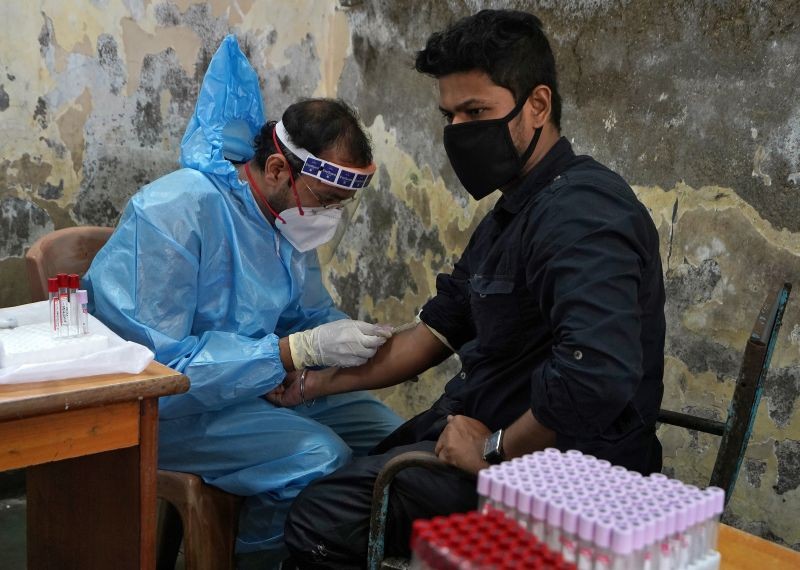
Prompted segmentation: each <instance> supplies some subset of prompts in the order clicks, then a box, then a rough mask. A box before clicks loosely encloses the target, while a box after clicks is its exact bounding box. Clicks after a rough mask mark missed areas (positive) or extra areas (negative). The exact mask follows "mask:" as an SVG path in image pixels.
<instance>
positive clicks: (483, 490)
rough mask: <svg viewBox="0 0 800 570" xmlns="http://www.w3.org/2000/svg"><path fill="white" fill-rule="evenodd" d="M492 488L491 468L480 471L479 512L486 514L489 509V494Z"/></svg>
mask: <svg viewBox="0 0 800 570" xmlns="http://www.w3.org/2000/svg"><path fill="white" fill-rule="evenodd" d="M491 487H492V471H491V467H490V468H487V469H481V470H480V471H478V512H479V513H485V512H486V511H487V510H488V509H487V506H488V501H489V493H490V490H491Z"/></svg>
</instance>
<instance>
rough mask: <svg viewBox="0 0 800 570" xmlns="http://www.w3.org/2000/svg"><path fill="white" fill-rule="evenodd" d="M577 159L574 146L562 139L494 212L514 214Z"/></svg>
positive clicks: (505, 196)
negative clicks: (501, 211)
mask: <svg viewBox="0 0 800 570" xmlns="http://www.w3.org/2000/svg"><path fill="white" fill-rule="evenodd" d="M574 158H575V153H574V152H573V150H572V145H571V144H569V141H568V140H567V139H566V137H561V138H560V139H558V141H556V144H554V145H553V147H552V148H551V149H550V150H549V151H548V152H547V154H546V155H544V157H542V159H541V160H540V161H539V162H538V163H537V164H536V166H534V167H533V168H532V169H531V171H530V172H529V173H528V174H527V175H526V176H525V178H524V180H523V181H522V182H521V183H520V185H519V186H517V187H516V188H514V189H513V190H510V191H509V192H505V193H504V194H503V195H502V196H501V197H500V199H499V200H498V201H497V204H495V207H494V211H495V212H497V211H499V210H501V209H502V210H505V211H507V212H510V213H512V214H516V213H517V212H519V211H520V210H521V209H522V207H523V206H524V205H525V204H526V203H527V202H528V200H530V199H531V198H532V197H533V196H535V195H536V194H537V193H538V191H539V190H541V189H542V188H544V187H545V186H547V185H548V184H550V182H552V181H553V180H554V179H555V178H556V177H557V176H558V175H559V174H561V173H562V172H564V171H565V170H566V169H567V167H568V166H569V164H570V162H572V160H573V159H574Z"/></svg>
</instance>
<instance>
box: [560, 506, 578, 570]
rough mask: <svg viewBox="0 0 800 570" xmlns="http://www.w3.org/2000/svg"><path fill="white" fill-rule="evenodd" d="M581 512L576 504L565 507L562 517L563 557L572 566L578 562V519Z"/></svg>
mask: <svg viewBox="0 0 800 570" xmlns="http://www.w3.org/2000/svg"><path fill="white" fill-rule="evenodd" d="M580 513H581V510H580V507H578V505H577V504H575V503H570V504H568V505H567V506H566V507H564V512H563V514H562V516H561V555H562V556H563V557H564V561H565V562H568V563H570V564H577V562H578V518H579V516H580Z"/></svg>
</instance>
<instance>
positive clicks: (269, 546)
mask: <svg viewBox="0 0 800 570" xmlns="http://www.w3.org/2000/svg"><path fill="white" fill-rule="evenodd" d="M253 140H255V143H254V144H253ZM181 166H182V167H183V168H182V169H180V170H177V171H175V172H172V173H170V174H168V175H166V176H164V177H162V178H160V179H158V180H156V181H155V182H153V183H151V184H148V185H147V186H145V187H144V188H143V189H142V190H141V191H140V192H138V193H137V194H136V195H135V196H133V198H132V199H131V200H130V202H129V204H128V206H127V208H126V209H125V212H124V214H123V216H122V219H121V220H120V222H119V225H118V227H117V229H116V231H115V232H114V234H113V235H112V237H111V239H110V240H109V241H108V243H107V244H106V246H105V247H104V248H103V249H101V250H100V252H98V254H97V256H96V257H95V259H94V262H93V263H92V266H91V268H90V270H89V272H88V274H87V277H86V279H85V285H86V288H87V289H88V290H89V291H90V295H91V298H92V302H91V303H90V310H91V311H92V312H93V314H94V315H96V316H97V317H99V318H100V319H101V320H102V321H103V322H104V323H106V324H107V325H108V326H109V327H110V328H112V329H113V330H114V331H115V332H116V333H117V334H119V335H120V336H122V337H123V338H125V339H128V340H132V341H135V342H138V343H141V344H143V345H145V346H148V347H150V348H151V349H152V350H153V351H154V352H155V355H156V359H157V360H158V361H159V362H162V363H164V364H166V365H167V366H170V367H172V368H174V369H176V370H178V371H180V372H183V373H184V374H186V375H187V376H188V377H189V379H190V381H191V387H190V389H189V391H188V392H187V393H185V394H179V395H175V396H170V397H167V398H163V399H162V400H161V402H160V428H159V467H160V468H163V469H169V470H175V471H184V472H190V473H196V474H198V475H200V476H202V477H203V479H204V480H205V481H206V482H207V483H209V484H211V485H214V486H216V487H219V488H221V489H223V490H225V491H227V492H229V493H234V494H236V495H242V496H244V497H246V500H245V502H244V506H243V508H242V511H241V515H240V523H239V535H238V538H237V544H236V550H237V554H238V559H239V565H240V567H250V566H254V565H255V564H254V562H257V563H258V567H261V568H265V567H270V565H276V564H277V563H278V562H279V561H280V559H282V558H283V556H284V554H285V550H284V547H283V524H284V518H285V516H286V513H287V511H288V508H289V506H290V503H291V501H292V499H293V498H294V497H295V496H296V495H297V494H298V493H299V492H300V490H301V489H303V487H305V486H306V485H307V484H308V483H310V482H311V481H312V480H314V479H316V478H318V477H320V476H323V475H326V474H328V473H330V472H332V471H334V470H335V469H336V468H338V467H340V466H342V465H343V464H344V463H346V462H347V461H348V460H349V459H350V457H351V455H352V454H355V455H363V454H365V453H366V452H367V451H368V450H369V449H371V448H372V447H373V446H374V445H375V444H376V443H377V442H378V441H380V440H381V439H382V438H384V437H385V436H386V435H388V434H389V433H391V432H392V431H393V430H394V429H395V428H396V427H397V426H398V425H399V424H400V423H401V419H400V418H399V417H398V416H397V415H395V414H394V413H393V412H392V411H391V410H389V409H388V408H387V407H386V406H384V405H383V404H382V403H380V402H379V401H378V400H377V399H375V398H374V397H372V396H371V395H369V394H367V393H364V392H359V393H353V394H344V395H338V396H333V397H329V398H318V399H317V400H316V401H311V400H308V401H305V402H303V403H301V404H300V405H299V406H296V407H295V408H293V409H287V408H280V407H275V406H274V405H273V404H271V403H269V402H268V401H267V400H266V399H264V398H263V397H262V396H264V394H266V393H267V392H269V391H270V390H272V389H273V388H275V387H276V386H278V385H279V384H280V383H281V381H283V379H284V378H285V377H286V376H287V374H292V375H295V376H296V377H297V378H298V381H299V382H302V381H303V379H304V368H305V367H307V366H315V367H320V366H340V367H341V366H344V367H346V366H354V365H358V364H363V363H364V362H366V360H367V359H368V358H370V357H371V356H372V355H373V354H374V353H375V351H376V349H377V348H378V347H379V346H380V345H381V344H383V343H384V342H385V340H386V338H387V337H388V336H390V335H391V333H390V332H389V330H387V329H386V328H385V327H380V326H378V325H373V324H369V323H365V322H360V321H353V320H350V319H348V317H347V316H346V315H345V314H343V313H342V312H340V311H338V310H337V309H336V308H335V307H334V305H333V302H332V300H331V297H330V295H329V294H328V292H327V291H326V290H325V288H324V286H323V285H322V281H321V278H320V269H319V264H318V262H317V257H316V254H315V253H314V248H316V247H317V246H319V245H321V244H322V243H324V242H326V241H327V240H329V239H330V238H331V237H332V236H333V234H334V232H335V230H336V228H337V226H338V223H339V220H340V218H341V213H342V210H341V207H342V203H343V202H344V201H345V200H349V199H352V198H353V197H354V196H355V195H356V193H357V192H365V191H367V190H364V188H365V187H366V186H367V185H368V184H369V182H370V179H371V178H372V173H373V172H374V171H375V166H374V164H372V151H371V147H370V143H369V139H368V138H367V136H366V135H365V133H364V132H363V130H362V129H361V127H360V125H359V123H358V120H357V118H356V117H355V115H354V113H353V111H352V110H350V109H349V108H348V107H347V106H346V105H345V104H343V103H341V102H339V101H334V100H326V99H315V100H308V101H302V102H299V103H296V104H294V105H291V106H290V107H289V108H288V109H287V110H286V111H285V113H284V114H283V117H282V121H280V122H278V123H277V124H276V123H274V122H269V123H266V124H265V120H264V112H263V107H262V101H261V96H260V91H259V84H258V78H257V76H256V74H255V71H254V70H253V69H252V67H251V66H250V64H249V63H248V61H247V59H246V58H245V56H244V55H243V54H242V52H241V51H240V49H239V46H238V44H237V42H236V39H235V38H234V37H233V36H229V37H227V38H226V39H225V40H224V41H223V43H222V45H221V47H220V48H219V50H218V51H217V53H216V54H215V55H214V58H213V59H212V60H211V63H210V65H209V68H208V71H207V73H206V76H205V78H204V80H203V84H202V87H201V90H200V95H199V98H198V101H197V106H196V109H195V113H194V116H193V117H192V118H191V120H190V122H189V126H188V128H187V130H186V134H185V135H184V137H183V141H182V144H181ZM301 371H303V372H301Z"/></svg>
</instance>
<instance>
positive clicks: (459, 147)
mask: <svg viewBox="0 0 800 570" xmlns="http://www.w3.org/2000/svg"><path fill="white" fill-rule="evenodd" d="M525 101H527V97H526V98H524V99H522V101H520V102H519V103H517V106H516V107H514V108H513V109H512V110H511V112H510V113H509V114H508V115H506V116H505V117H503V118H502V119H491V120H488V121H470V122H468V123H461V124H459V125H447V126H446V127H445V128H444V149H445V151H446V152H447V158H449V159H450V164H451V165H452V166H453V170H455V172H456V175H457V176H458V179H459V180H460V181H461V184H463V185H464V188H466V190H467V192H469V193H470V194H471V195H472V197H473V198H475V199H476V200H480V199H481V198H483V197H485V196H488V195H489V194H491V193H492V192H494V191H495V190H497V189H498V188H501V187H503V186H505V185H506V184H508V183H509V182H512V181H514V180H515V179H516V178H517V177H518V176H519V174H520V172H521V171H522V168H523V167H524V166H525V163H526V162H528V159H529V158H530V157H531V154H532V153H533V150H534V149H535V148H536V143H537V142H538V141H539V135H540V134H541V133H542V128H541V127H539V128H538V129H536V132H535V133H534V134H533V139H532V140H531V142H530V144H529V145H528V149H527V150H526V151H525V152H524V153H523V154H522V156H520V155H519V154H517V149H516V148H515V147H514V141H513V140H511V132H510V131H509V130H508V123H510V122H511V120H512V119H513V118H514V117H516V116H517V115H518V114H519V112H520V111H521V110H522V107H523V105H525Z"/></svg>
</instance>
